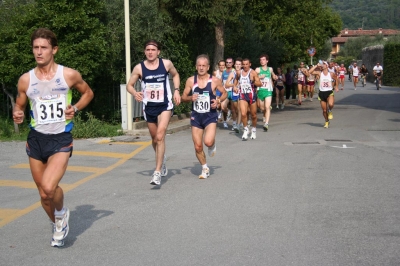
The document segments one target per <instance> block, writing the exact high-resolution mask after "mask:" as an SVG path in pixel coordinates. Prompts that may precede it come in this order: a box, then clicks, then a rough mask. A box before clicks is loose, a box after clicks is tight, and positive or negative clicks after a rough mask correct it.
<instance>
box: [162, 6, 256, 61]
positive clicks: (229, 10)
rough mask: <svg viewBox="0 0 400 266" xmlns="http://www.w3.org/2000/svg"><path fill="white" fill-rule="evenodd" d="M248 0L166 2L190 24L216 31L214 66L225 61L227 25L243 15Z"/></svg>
mask: <svg viewBox="0 0 400 266" xmlns="http://www.w3.org/2000/svg"><path fill="white" fill-rule="evenodd" d="M247 2H248V1H246V0H220V1H214V0H179V1H168V0H164V3H166V7H167V8H168V9H169V10H171V9H174V10H175V11H173V12H177V13H178V14H179V15H181V16H182V17H183V18H184V19H185V20H187V21H189V22H194V23H196V22H203V23H204V22H205V23H208V24H209V25H210V26H211V27H213V30H214V36H215V39H214V43H215V46H214V60H213V62H214V65H216V64H217V62H218V61H219V60H222V59H224V48H225V39H224V34H225V24H226V23H227V22H229V21H235V20H237V19H238V18H239V16H240V15H241V14H242V13H243V8H244V6H245V5H246V3H247Z"/></svg>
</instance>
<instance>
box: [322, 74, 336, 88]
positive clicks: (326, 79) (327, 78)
mask: <svg viewBox="0 0 400 266" xmlns="http://www.w3.org/2000/svg"><path fill="white" fill-rule="evenodd" d="M319 90H320V91H332V90H333V86H332V77H331V73H330V72H328V74H327V75H325V74H324V72H321V76H320V78H319Z"/></svg>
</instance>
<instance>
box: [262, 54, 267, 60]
mask: <svg viewBox="0 0 400 266" xmlns="http://www.w3.org/2000/svg"><path fill="white" fill-rule="evenodd" d="M263 57H265V59H267V60H269V56H268V55H267V54H262V55H260V59H261V58H263Z"/></svg>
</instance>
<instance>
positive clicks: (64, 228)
mask: <svg viewBox="0 0 400 266" xmlns="http://www.w3.org/2000/svg"><path fill="white" fill-rule="evenodd" d="M55 218H56V222H55V228H54V233H53V240H58V241H60V240H63V239H64V238H66V237H67V235H68V232H69V225H68V221H69V209H68V208H65V213H64V215H63V216H56V217H55Z"/></svg>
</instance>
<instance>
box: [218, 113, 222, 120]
mask: <svg viewBox="0 0 400 266" xmlns="http://www.w3.org/2000/svg"><path fill="white" fill-rule="evenodd" d="M221 117H222V112H221V111H218V119H221Z"/></svg>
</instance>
